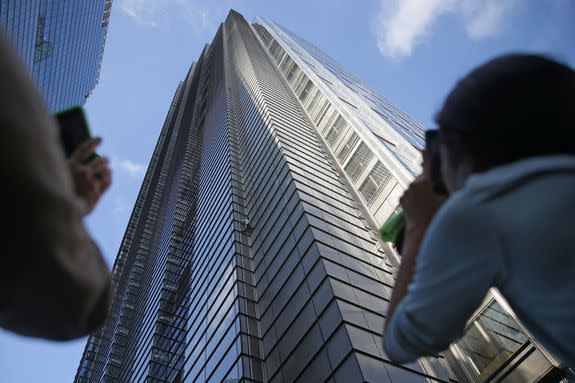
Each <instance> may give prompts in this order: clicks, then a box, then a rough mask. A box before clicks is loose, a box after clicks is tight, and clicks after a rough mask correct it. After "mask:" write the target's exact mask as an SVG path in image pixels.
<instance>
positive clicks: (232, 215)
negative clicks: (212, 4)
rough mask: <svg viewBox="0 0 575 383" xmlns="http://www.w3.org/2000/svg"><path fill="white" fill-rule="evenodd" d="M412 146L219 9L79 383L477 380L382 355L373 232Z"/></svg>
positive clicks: (328, 73)
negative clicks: (212, 35)
mask: <svg viewBox="0 0 575 383" xmlns="http://www.w3.org/2000/svg"><path fill="white" fill-rule="evenodd" d="M422 144H423V129H422V128H421V127H420V126H419V125H418V124H417V123H415V122H414V121H413V120H411V119H410V118H409V117H408V116H406V115H405V114H404V113H403V112H401V111H400V110H399V109H397V108H395V107H394V106H393V105H392V104H391V103H389V102H388V101H387V100H386V99H384V98H383V97H381V96H378V95H377V94H375V93H374V92H373V91H371V90H370V89H369V87H367V86H366V85H365V84H363V83H362V82H361V81H359V80H357V79H356V78H354V77H353V76H351V75H350V74H349V73H348V72H347V71H345V70H344V69H343V68H342V67H341V66H339V65H337V64H336V63H334V62H333V60H331V59H329V57H327V56H326V55H325V54H323V53H321V51H319V50H318V49H317V48H315V47H313V45H311V44H309V43H307V42H305V41H303V40H301V39H299V38H298V37H297V36H295V35H293V34H291V33H290V32H288V31H285V30H284V29H282V28H281V27H279V26H277V25H275V24H273V23H271V22H269V21H265V20H261V19H256V21H255V22H254V23H253V24H249V23H247V22H246V21H245V19H244V18H243V17H242V16H241V15H240V14H238V13H236V12H234V11H232V12H230V14H229V16H228V18H227V20H226V21H225V23H224V24H222V25H221V27H220V28H219V30H218V32H217V34H216V36H215V38H214V40H213V41H212V43H211V44H210V45H207V46H206V47H205V49H204V50H203V52H202V54H201V56H200V58H199V59H198V60H197V62H195V63H193V64H192V66H191V68H190V70H189V72H188V74H187V76H186V78H185V79H184V81H182V82H181V83H180V84H179V86H178V88H177V90H176V93H175V95H174V99H173V101H172V104H171V106H170V109H169V112H168V115H167V118H166V121H165V123H164V126H163V128H162V131H161V134H160V137H159V139H158V143H157V145H156V148H155V150H154V153H153V155H152V159H151V161H150V165H149V168H148V171H147V173H146V176H145V178H144V182H143V185H142V188H141V190H140V193H139V195H138V198H137V201H136V205H135V207H134V210H133V212H132V216H131V218H130V221H129V225H128V228H127V230H126V233H125V235H124V238H123V241H122V244H121V247H120V251H119V254H118V257H117V259H116V262H115V264H114V268H113V273H114V276H113V288H114V301H113V305H112V307H111V309H110V313H109V316H108V319H107V321H106V324H105V326H103V328H102V329H101V330H100V331H99V332H98V333H95V334H93V335H92V336H90V338H89V340H88V343H87V345H86V349H85V351H84V354H83V356H82V360H81V363H80V366H79V368H78V373H77V375H76V379H75V381H76V382H170V383H178V382H295V381H298V382H324V381H325V382H342V383H353V382H393V383H398V382H413V383H417V382H428V381H436V382H472V381H473V380H471V378H469V377H468V376H467V375H468V374H467V373H466V372H465V371H464V369H463V367H462V365H461V363H459V362H458V361H457V360H458V359H457V357H456V356H454V354H453V352H448V353H446V356H443V355H439V356H437V357H434V358H426V359H422V360H421V361H419V362H416V363H411V364H408V365H403V366H400V365H396V364H394V363H392V362H391V361H389V359H388V358H387V356H386V354H385V352H384V350H383V348H382V344H383V341H382V335H381V334H382V330H383V326H384V321H385V314H386V309H387V305H388V300H389V296H390V293H391V288H392V285H393V281H394V274H395V270H396V269H395V267H396V266H397V264H398V258H397V255H396V254H395V253H394V252H393V250H392V249H390V248H389V247H388V246H387V245H386V244H384V243H381V242H380V241H379V239H378V234H377V228H378V227H379V226H380V225H381V223H382V222H383V221H385V219H386V218H387V217H388V216H389V215H390V214H391V213H392V212H393V211H394V210H395V209H396V207H397V203H398V198H399V196H400V195H401V194H402V192H403V190H405V187H406V186H407V185H408V184H409V182H410V181H411V180H412V179H413V176H414V175H415V174H417V173H418V172H419V171H420V169H419V165H418V161H419V154H418V152H417V149H416V148H417V147H421V146H422ZM502 313H503V314H501V315H502V316H501V318H500V319H501V321H500V322H501V323H503V324H505V325H506V322H505V320H506V319H505V318H507V317H506V316H505V315H507V314H505V311H502ZM510 323H511V322H510ZM502 331H503V333H505V330H502ZM508 338H510V339H511V340H510V341H509V342H510V343H512V345H511V346H509V347H512V346H514V345H515V343H514V342H519V344H520V345H521V347H523V348H524V350H526V349H528V348H530V347H534V346H533V345H532V344H531V343H529V341H528V340H526V341H523V339H517V340H516V339H513V336H511V337H508ZM521 342H523V343H521ZM526 342H527V343H526ZM525 344H527V345H526V346H525ZM473 347H474V343H473V342H471V343H470V346H469V347H468V348H470V349H471V352H473V351H474V349H473ZM462 348H463V347H462ZM487 356H488V357H489V355H487ZM460 359H461V358H460ZM545 361H547V359H545ZM491 362H492V361H490V360H486V361H485V363H487V364H490V363H491ZM490 366H491V367H492V365H491V364H490Z"/></svg>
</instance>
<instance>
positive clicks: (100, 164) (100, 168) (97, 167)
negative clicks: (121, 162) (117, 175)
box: [87, 157, 110, 175]
mask: <svg viewBox="0 0 575 383" xmlns="http://www.w3.org/2000/svg"><path fill="white" fill-rule="evenodd" d="M109 164H110V160H108V159H107V158H106V157H99V158H96V159H95V160H93V161H90V163H89V164H88V165H87V167H88V169H89V172H90V174H91V175H93V174H100V173H103V172H104V170H106V169H107V168H109Z"/></svg>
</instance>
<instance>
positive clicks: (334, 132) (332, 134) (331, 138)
mask: <svg viewBox="0 0 575 383" xmlns="http://www.w3.org/2000/svg"><path fill="white" fill-rule="evenodd" d="M346 125H347V123H346V122H345V120H344V119H343V117H342V116H338V117H337V119H336V120H335V123H334V124H333V126H332V127H331V128H330V129H329V130H328V131H327V134H326V136H325V140H326V141H327V142H328V144H329V146H330V147H332V148H333V144H334V143H335V142H336V141H337V139H338V138H339V136H340V135H341V132H343V130H344V129H345V127H346Z"/></svg>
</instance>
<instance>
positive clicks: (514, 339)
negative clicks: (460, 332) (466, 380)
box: [455, 299, 528, 382]
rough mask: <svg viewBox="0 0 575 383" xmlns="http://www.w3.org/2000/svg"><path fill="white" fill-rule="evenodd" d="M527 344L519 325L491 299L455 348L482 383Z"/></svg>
mask: <svg viewBox="0 0 575 383" xmlns="http://www.w3.org/2000/svg"><path fill="white" fill-rule="evenodd" d="M527 342H528V340H527V337H526V336H525V334H524V333H523V331H522V330H521V328H520V327H519V324H518V323H517V322H516V321H515V320H514V319H513V318H511V316H509V314H508V313H507V312H505V310H504V309H503V307H501V305H500V304H499V303H498V302H497V301H496V300H495V299H493V300H492V301H491V302H490V303H489V304H487V306H485V308H484V309H483V311H481V313H480V314H479V315H478V317H477V318H476V319H475V320H474V321H473V322H471V324H470V325H469V326H468V328H467V330H466V331H465V335H464V336H463V337H462V338H461V339H459V340H458V341H457V342H456V343H455V345H456V348H457V349H458V350H459V351H460V353H461V354H462V356H463V360H464V364H465V367H466V369H467V370H468V371H469V372H471V373H472V374H473V375H476V376H477V378H479V380H480V381H481V382H486V381H488V379H489V377H490V376H491V375H492V374H493V373H495V372H496V371H497V369H498V368H499V367H501V366H502V365H503V364H505V363H506V362H507V360H508V359H509V358H510V357H511V356H512V355H513V354H514V353H515V352H516V351H518V350H519V349H520V348H521V347H522V346H523V345H524V344H525V343H527Z"/></svg>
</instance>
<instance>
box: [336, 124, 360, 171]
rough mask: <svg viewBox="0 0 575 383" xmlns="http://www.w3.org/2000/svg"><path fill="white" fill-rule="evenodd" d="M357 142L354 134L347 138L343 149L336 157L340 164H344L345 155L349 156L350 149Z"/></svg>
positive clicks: (357, 139)
mask: <svg viewBox="0 0 575 383" xmlns="http://www.w3.org/2000/svg"><path fill="white" fill-rule="evenodd" d="M357 141H359V136H358V135H357V134H356V133H355V132H353V133H352V134H351V136H350V137H349V139H348V140H347V142H346V143H345V145H344V146H343V148H341V151H340V152H339V154H338V156H337V159H338V160H339V162H340V163H341V164H343V163H344V162H345V159H346V158H347V155H348V154H349V152H350V151H351V149H352V148H353V147H354V146H355V144H356V143H357Z"/></svg>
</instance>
